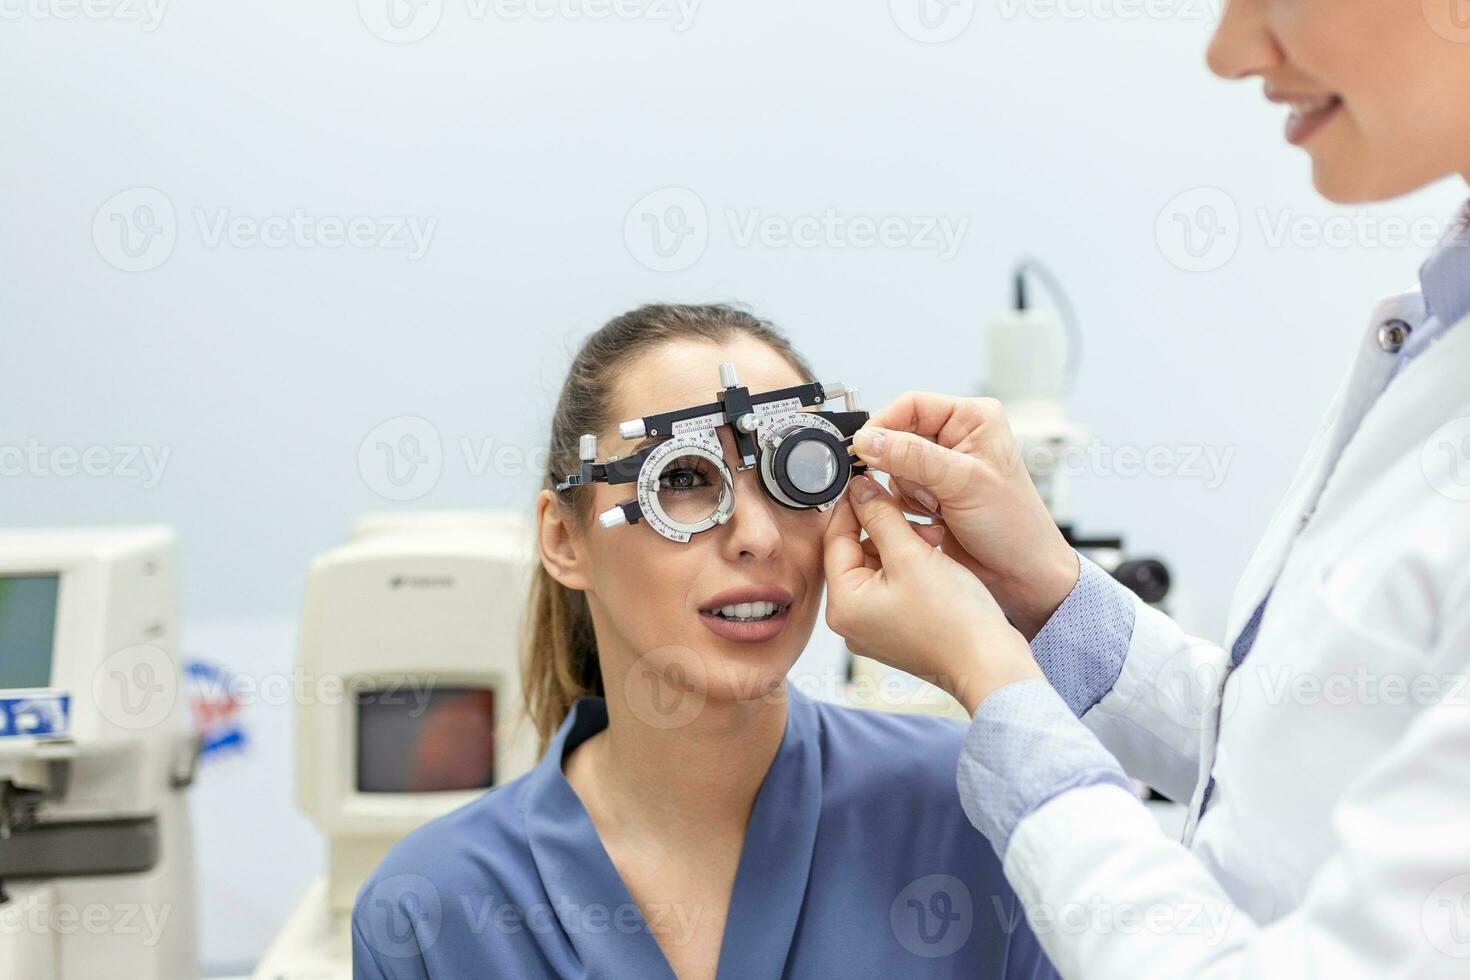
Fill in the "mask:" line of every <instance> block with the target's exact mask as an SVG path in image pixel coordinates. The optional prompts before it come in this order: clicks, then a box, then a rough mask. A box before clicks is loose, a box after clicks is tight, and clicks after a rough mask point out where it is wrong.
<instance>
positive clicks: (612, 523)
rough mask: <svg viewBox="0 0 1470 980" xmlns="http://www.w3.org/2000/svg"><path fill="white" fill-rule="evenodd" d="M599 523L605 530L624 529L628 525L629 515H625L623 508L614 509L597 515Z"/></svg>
mask: <svg viewBox="0 0 1470 980" xmlns="http://www.w3.org/2000/svg"><path fill="white" fill-rule="evenodd" d="M597 523H599V524H601V525H602V526H603V527H605V528H615V527H622V526H623V525H624V524H626V523H628V515H627V514H624V513H623V508H621V507H614V508H612V509H611V510H605V511H603V512H602V513H601V514H598V515H597Z"/></svg>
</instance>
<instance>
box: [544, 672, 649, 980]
mask: <svg viewBox="0 0 1470 980" xmlns="http://www.w3.org/2000/svg"><path fill="white" fill-rule="evenodd" d="M605 727H607V705H606V703H605V702H603V701H602V700H600V699H594V698H583V699H581V700H579V701H578V702H577V703H576V704H574V705H573V706H572V710H571V713H570V714H569V715H568V716H567V719H566V721H565V722H563V723H562V726H561V729H560V730H559V731H558V732H557V734H556V738H555V739H554V740H553V741H552V743H551V745H550V746H549V747H548V748H547V750H546V754H545V756H543V757H542V759H541V761H540V762H539V763H538V764H537V765H536V769H535V770H534V771H533V772H532V773H531V775H530V777H529V778H530V779H531V780H532V782H533V785H532V786H531V788H530V791H529V792H528V793H527V794H526V804H525V810H524V811H523V813H522V816H523V819H524V820H525V826H526V839H527V841H528V843H529V844H530V847H531V853H532V856H533V857H534V859H535V861H536V869H537V872H538V873H539V874H540V876H541V883H542V885H543V886H544V887H545V889H546V895H547V901H548V902H549V903H550V904H551V907H552V909H554V910H555V912H556V921H557V922H558V923H559V926H560V928H561V930H562V932H563V934H564V935H565V937H566V940H567V942H568V943H570V944H571V946H572V948H573V949H575V950H576V953H577V958H578V959H579V960H580V961H581V963H582V966H583V968H584V970H585V971H586V972H585V974H584V975H585V976H586V977H588V978H608V980H622V978H625V977H638V978H639V980H643V978H645V977H646V978H649V980H676V978H675V977H674V973H673V971H672V970H670V969H669V964H668V960H666V959H664V955H663V951H662V950H661V949H659V945H658V940H657V939H655V938H654V936H653V933H652V932H650V931H649V929H648V926H647V924H646V923H645V922H644V919H643V916H642V913H641V912H639V911H638V906H637V903H636V902H634V901H633V897H632V895H630V894H629V893H628V889H627V887H626V886H625V885H624V884H623V879H622V878H621V877H619V876H618V871H617V868H616V867H615V866H614V865H613V863H612V858H610V857H609V856H608V854H607V850H606V849H605V848H604V847H603V846H602V840H601V839H600V838H599V837H598V836H597V829H596V828H595V827H594V826H593V824H592V818H591V817H590V816H588V814H587V810H586V808H585V807H583V806H582V801H581V799H580V798H579V797H578V796H577V794H576V791H575V790H573V789H572V787H571V784H570V783H568V782H567V780H566V776H565V774H564V773H563V772H562V769H561V760H562V754H563V752H564V750H565V747H566V744H567V741H568V739H569V737H570V740H571V741H572V742H574V743H575V742H579V741H581V740H582V739H584V738H586V737H588V736H589V735H590V734H592V733H593V732H596V731H599V730H601V729H603V728H605ZM630 922H631V923H635V924H636V928H630V927H629V923H630Z"/></svg>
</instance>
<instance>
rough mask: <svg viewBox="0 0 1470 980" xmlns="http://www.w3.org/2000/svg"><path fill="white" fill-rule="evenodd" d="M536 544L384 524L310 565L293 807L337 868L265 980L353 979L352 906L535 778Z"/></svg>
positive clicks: (478, 519) (524, 530) (259, 971)
mask: <svg viewBox="0 0 1470 980" xmlns="http://www.w3.org/2000/svg"><path fill="white" fill-rule="evenodd" d="M533 541H534V538H533V534H532V530H531V527H530V524H529V523H528V522H527V521H526V520H525V519H523V518H522V517H520V516H519V515H516V514H510V513H486V512H475V513H456V512H442V513H419V514H402V515H382V516H374V517H369V518H366V519H364V520H362V521H360V522H359V523H358V525H357V527H356V528H354V530H353V532H352V535H351V537H350V538H349V539H348V541H347V543H346V544H344V545H342V546H340V547H338V548H334V549H333V550H331V551H329V552H327V553H326V554H324V555H322V556H320V557H319V558H317V559H316V560H315V561H314V562H313V563H312V565H311V571H310V577H309V579H308V582H307V587H306V603H305V608H304V610H303V612H302V617H301V632H300V637H299V640H298V645H297V665H298V669H299V670H300V672H301V675H302V678H303V682H304V683H303V689H305V690H309V691H311V692H312V693H311V695H310V696H309V697H306V698H304V703H302V704H300V705H299V706H298V708H297V715H296V760H297V771H296V799H297V803H298V804H299V805H300V806H301V808H302V810H304V811H305V812H306V814H307V815H308V816H309V817H311V818H312V820H313V821H314V822H315V823H316V825H317V826H318V827H319V828H320V829H321V831H322V834H323V835H324V836H325V837H326V840H327V864H328V868H327V874H326V876H325V877H324V878H322V879H320V880H318V881H317V882H315V883H314V884H313V885H312V886H311V888H310V889H309V890H308V892H307V894H306V896H305V897H304V898H303V899H302V901H301V903H300V905H298V906H297V908H296V910H295V912H294V913H293V914H292V916H291V918H290V920H289V921H288V922H287V923H286V925H285V927H284V928H283V929H282V931H281V932H280V934H279V935H278V936H277V937H276V939H275V941H274V942H273V943H272V944H271V947H270V949H269V950H268V951H267V952H266V955H265V957H264V958H263V959H262V960H261V962H260V963H259V965H258V966H257V967H256V971H255V973H254V977H255V978H256V980H286V978H298V980H305V978H308V977H309V978H312V980H323V978H336V977H341V978H347V977H350V976H351V973H352V965H351V942H350V934H349V928H350V921H351V913H352V905H353V901H354V899H355V898H356V896H357V892H358V890H359V889H360V888H361V887H362V884H363V882H364V881H365V880H366V878H367V877H368V875H369V874H370V873H371V872H372V870H373V869H374V868H375V867H376V866H377V865H378V864H379V863H380V862H381V861H382V860H383V858H384V857H385V856H386V855H387V853H388V851H389V849H390V848H391V847H392V846H393V845H394V844H395V843H397V842H398V841H399V840H400V839H401V838H402V837H403V836H404V835H405V834H407V833H408V832H409V831H411V830H413V829H414V828H416V827H418V826H420V825H421V824H423V823H425V822H427V821H429V820H431V819H433V818H434V817H437V816H440V815H441V814H444V813H448V812H449V811H450V810H453V809H455V808H457V807H460V806H462V805H464V804H466V803H468V802H470V801H471V800H473V799H475V798H476V797H478V796H480V795H481V794H482V793H484V792H485V791H486V790H487V789H490V788H492V787H495V786H499V785H502V784H503V783H505V782H508V781H509V780H511V779H513V778H515V777H516V776H519V775H522V774H523V773H525V772H527V771H529V770H530V769H531V767H532V766H533V765H534V764H535V738H534V733H532V732H531V731H530V728H531V726H530V725H529V724H528V723H524V720H523V719H522V718H521V714H522V711H521V697H520V669H519V660H520V649H521V644H520V641H521V623H522V617H523V609H524V606H525V602H526V596H527V592H528V588H529V585H530V573H531V570H532V569H533V567H534V562H533V555H534V549H533Z"/></svg>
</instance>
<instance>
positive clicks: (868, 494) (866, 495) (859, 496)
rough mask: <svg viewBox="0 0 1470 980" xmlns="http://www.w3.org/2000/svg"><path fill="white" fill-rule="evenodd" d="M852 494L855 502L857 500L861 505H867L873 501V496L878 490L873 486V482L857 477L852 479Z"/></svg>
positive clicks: (863, 477)
mask: <svg viewBox="0 0 1470 980" xmlns="http://www.w3.org/2000/svg"><path fill="white" fill-rule="evenodd" d="M850 492H851V493H852V499H853V500H856V501H857V502H858V503H860V504H865V503H867V502H868V501H869V500H872V499H873V494H875V493H877V492H878V488H877V487H875V486H873V481H872V480H870V479H868V478H867V477H865V476H855V477H853V478H852V487H851V489H850Z"/></svg>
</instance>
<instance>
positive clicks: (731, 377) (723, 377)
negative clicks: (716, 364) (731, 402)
mask: <svg viewBox="0 0 1470 980" xmlns="http://www.w3.org/2000/svg"><path fill="white" fill-rule="evenodd" d="M739 383H740V379H739V378H738V377H736V375H735V363H734V362H733V361H726V362H725V363H724V364H721V365H720V387H721V388H733V387H735V386H736V385H738V384H739Z"/></svg>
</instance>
